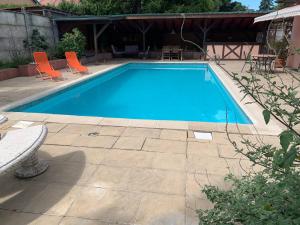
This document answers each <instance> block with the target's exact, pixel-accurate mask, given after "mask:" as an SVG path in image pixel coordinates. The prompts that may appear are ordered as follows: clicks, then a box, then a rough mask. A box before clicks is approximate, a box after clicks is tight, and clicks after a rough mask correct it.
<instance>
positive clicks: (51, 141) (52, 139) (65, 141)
mask: <svg viewBox="0 0 300 225" xmlns="http://www.w3.org/2000/svg"><path fill="white" fill-rule="evenodd" d="M78 138H79V134H62V133H57V134H54V135H48V136H47V138H46V141H45V144H48V145H71V144H72V143H73V142H74V141H75V140H78Z"/></svg>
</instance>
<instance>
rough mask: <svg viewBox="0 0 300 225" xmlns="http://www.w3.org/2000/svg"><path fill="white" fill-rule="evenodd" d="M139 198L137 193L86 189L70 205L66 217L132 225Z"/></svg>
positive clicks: (139, 195)
mask: <svg viewBox="0 0 300 225" xmlns="http://www.w3.org/2000/svg"><path fill="white" fill-rule="evenodd" d="M141 197H142V195H141V194H139V193H130V192H124V191H112V190H108V189H102V188H90V187H86V188H83V190H82V192H81V194H80V196H79V197H78V198H77V199H76V200H75V201H74V203H73V204H72V206H71V208H70V209H69V211H68V212H67V216H74V217H81V218H87V219H99V220H101V221H103V222H109V223H118V224H119V223H133V221H134V218H135V215H136V212H137V210H138V208H139V205H140V201H141ZM100 203H101V204H100Z"/></svg>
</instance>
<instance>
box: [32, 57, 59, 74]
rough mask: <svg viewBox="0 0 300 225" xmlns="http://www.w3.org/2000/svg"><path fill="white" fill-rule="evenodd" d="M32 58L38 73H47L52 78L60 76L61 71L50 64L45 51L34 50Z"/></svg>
mask: <svg viewBox="0 0 300 225" xmlns="http://www.w3.org/2000/svg"><path fill="white" fill-rule="evenodd" d="M33 58H34V61H35V63H36V69H37V71H38V72H39V74H40V75H41V76H42V74H47V75H48V76H49V77H50V78H51V79H52V80H53V79H57V78H59V77H61V72H60V71H58V70H54V69H53V67H52V66H51V65H50V63H49V60H48V57H47V54H46V52H34V53H33Z"/></svg>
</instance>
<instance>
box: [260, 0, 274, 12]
mask: <svg viewBox="0 0 300 225" xmlns="http://www.w3.org/2000/svg"><path fill="white" fill-rule="evenodd" d="M271 9H273V0H261V2H260V6H259V11H269V10H271Z"/></svg>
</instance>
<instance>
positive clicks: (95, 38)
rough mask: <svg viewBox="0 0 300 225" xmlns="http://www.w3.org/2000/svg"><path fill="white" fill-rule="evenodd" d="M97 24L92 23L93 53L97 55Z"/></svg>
mask: <svg viewBox="0 0 300 225" xmlns="http://www.w3.org/2000/svg"><path fill="white" fill-rule="evenodd" d="M96 26H97V25H96V24H93V33H94V48H95V55H98V39H97V27H96Z"/></svg>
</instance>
